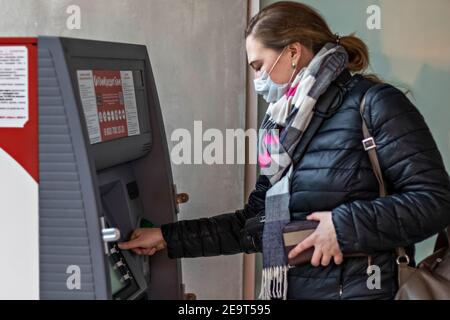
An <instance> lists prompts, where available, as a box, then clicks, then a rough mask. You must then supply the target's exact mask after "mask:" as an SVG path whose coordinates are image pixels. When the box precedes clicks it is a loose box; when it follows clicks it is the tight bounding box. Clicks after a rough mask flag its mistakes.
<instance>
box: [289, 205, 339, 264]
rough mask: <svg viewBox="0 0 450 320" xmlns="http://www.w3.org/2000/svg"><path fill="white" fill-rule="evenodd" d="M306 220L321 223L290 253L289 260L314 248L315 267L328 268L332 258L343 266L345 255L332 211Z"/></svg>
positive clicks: (313, 260)
mask: <svg viewBox="0 0 450 320" xmlns="http://www.w3.org/2000/svg"><path fill="white" fill-rule="evenodd" d="M306 219H308V220H316V221H319V222H320V223H319V225H318V226H317V229H316V230H315V231H314V232H313V233H312V234H311V235H310V236H309V237H308V238H306V239H305V240H303V241H302V242H300V243H299V244H298V245H297V246H296V247H295V248H294V249H292V250H291V251H290V252H289V258H294V257H296V256H297V255H298V254H300V252H302V251H305V250H306V249H309V248H311V247H314V254H313V257H312V259H311V264H312V265H313V266H315V267H317V266H319V265H320V264H322V266H324V267H326V266H328V265H329V264H330V261H331V258H333V259H334V263H336V264H341V263H342V261H343V254H342V252H341V249H340V248H339V244H338V242H337V238H336V230H335V229H334V225H333V220H332V219H331V211H326V212H314V213H313V214H311V215H309V216H308V217H307V218H306Z"/></svg>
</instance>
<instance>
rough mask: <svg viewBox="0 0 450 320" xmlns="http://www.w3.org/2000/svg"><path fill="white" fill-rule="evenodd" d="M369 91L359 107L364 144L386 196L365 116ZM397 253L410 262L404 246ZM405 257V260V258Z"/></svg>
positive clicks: (400, 258)
mask: <svg viewBox="0 0 450 320" xmlns="http://www.w3.org/2000/svg"><path fill="white" fill-rule="evenodd" d="M368 91H369V90H367V92H366V93H365V94H364V97H363V98H362V100H361V105H360V107H359V112H360V114H361V119H362V132H363V137H364V139H363V141H362V144H363V146H364V150H365V151H367V154H368V156H369V160H370V163H371V165H372V170H373V173H374V175H375V177H376V178H377V180H378V188H379V195H380V197H385V196H386V195H387V191H386V185H385V183H384V179H383V174H382V171H381V166H380V161H379V160H378V155H377V151H376V148H377V144H376V142H375V139H374V138H373V137H372V135H371V134H370V132H369V129H368V127H367V123H366V120H365V118H364V110H365V108H366V97H367V94H368ZM395 251H396V253H397V264H399V265H400V264H405V265H408V264H409V261H410V259H409V256H408V255H407V254H406V250H405V248H403V247H398V248H396V249H395ZM403 259H404V260H403Z"/></svg>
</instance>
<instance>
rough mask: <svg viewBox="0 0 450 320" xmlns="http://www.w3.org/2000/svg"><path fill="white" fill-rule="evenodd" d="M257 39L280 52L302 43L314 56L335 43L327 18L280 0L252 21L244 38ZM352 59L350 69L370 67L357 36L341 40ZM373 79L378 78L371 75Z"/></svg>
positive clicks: (302, 6) (356, 69)
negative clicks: (326, 45) (287, 47)
mask: <svg viewBox="0 0 450 320" xmlns="http://www.w3.org/2000/svg"><path fill="white" fill-rule="evenodd" d="M249 35H252V36H253V37H255V39H258V40H259V41H261V42H262V44H263V45H264V46H265V47H267V48H271V49H274V50H277V51H281V50H282V49H283V48H284V47H286V46H287V45H289V44H291V43H294V42H300V43H301V44H303V45H304V46H306V47H307V48H308V49H310V50H311V51H312V52H313V53H314V54H316V53H317V52H319V50H320V49H321V48H322V47H323V46H324V45H325V44H326V43H327V42H336V41H337V39H338V38H337V36H336V34H334V33H333V32H331V30H330V27H329V26H328V24H327V23H326V21H325V19H324V18H323V17H322V16H321V15H320V14H319V13H318V12H317V11H316V10H314V9H313V8H311V7H310V6H307V5H305V4H302V3H297V2H291V1H280V2H276V3H274V4H271V5H269V6H267V7H265V8H263V9H262V10H261V11H260V12H259V13H258V14H257V15H255V16H254V17H253V18H252V19H251V20H250V21H249V24H248V26H247V29H246V31H245V37H246V38H247V37H248V36H249ZM339 44H340V45H342V46H343V47H344V48H345V49H346V51H347V53H348V56H349V62H348V65H347V67H348V69H349V70H350V71H351V72H361V73H362V72H364V71H365V70H366V69H367V67H368V66H369V51H368V49H367V46H366V44H365V43H364V42H363V41H362V40H361V39H359V38H357V37H356V36H354V34H351V35H348V36H344V37H340V38H339ZM370 77H371V78H372V77H374V78H375V79H376V77H375V76H370Z"/></svg>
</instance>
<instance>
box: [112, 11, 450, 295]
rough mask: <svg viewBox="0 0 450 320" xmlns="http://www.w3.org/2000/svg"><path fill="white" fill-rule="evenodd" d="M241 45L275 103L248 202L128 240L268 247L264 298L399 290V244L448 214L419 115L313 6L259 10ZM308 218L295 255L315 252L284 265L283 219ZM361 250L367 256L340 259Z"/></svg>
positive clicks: (227, 248) (148, 250)
mask: <svg viewBox="0 0 450 320" xmlns="http://www.w3.org/2000/svg"><path fill="white" fill-rule="evenodd" d="M246 49H247V56H248V60H249V63H250V65H251V67H252V68H253V69H254V70H255V78H256V79H255V88H256V91H257V92H258V93H259V94H261V95H263V97H264V98H265V99H266V100H267V101H268V102H269V103H270V105H269V108H268V111H267V114H266V116H265V119H264V121H263V123H262V126H261V127H262V128H263V129H267V130H266V135H265V136H264V138H263V139H262V142H261V145H260V148H259V164H260V166H261V170H262V171H261V172H262V174H261V175H260V176H259V178H258V181H257V184H256V187H255V190H254V191H253V192H252V193H251V195H250V196H249V199H248V203H247V204H246V205H245V207H244V209H241V210H237V211H236V212H233V213H228V214H222V215H219V216H215V217H212V218H209V219H198V220H191V221H180V222H176V223H171V224H167V225H163V226H162V227H161V228H153V229H137V230H136V231H135V232H134V233H133V235H132V239H131V240H130V241H129V242H126V243H122V244H121V245H120V246H121V248H123V249H132V250H133V251H134V252H135V253H137V254H145V255H153V254H154V253H155V252H156V251H157V250H160V249H163V248H167V250H168V255H169V257H171V258H181V257H199V256H213V255H224V254H236V253H240V252H246V253H251V252H258V251H262V252H263V258H264V271H263V292H262V296H263V297H264V298H283V297H284V298H285V297H286V295H287V298H289V299H392V298H393V297H394V296H395V293H396V290H397V275H396V262H395V260H396V254H395V248H396V247H399V246H404V247H407V248H408V252H409V254H410V255H411V254H413V252H412V250H413V245H414V243H416V242H419V241H422V240H424V239H426V238H427V237H429V236H431V235H433V234H435V233H438V232H439V231H441V230H443V229H444V228H445V227H446V226H447V225H448V224H449V223H450V181H449V177H448V175H447V173H446V171H445V168H444V165H443V162H442V158H441V156H440V153H439V151H438V149H437V147H436V144H435V142H434V140H433V137H432V135H431V133H430V131H429V129H428V127H427V125H426V124H425V122H424V119H423V117H422V116H421V115H420V113H419V112H418V111H417V109H416V108H415V107H414V106H413V105H412V104H411V102H410V101H409V100H408V99H407V98H406V97H405V95H404V94H403V93H402V92H400V91H399V90H398V89H396V88H394V87H393V86H391V85H389V84H380V83H379V82H380V81H378V80H377V79H376V77H374V76H363V75H362V73H363V72H364V70H365V69H366V68H367V66H368V65H369V58H368V50H367V47H366V46H365V44H364V43H363V42H362V41H361V40H360V39H358V38H356V37H355V36H352V35H350V36H345V37H342V38H341V37H339V36H336V35H335V34H333V32H331V30H330V28H329V27H328V25H327V23H326V22H325V21H324V19H323V18H322V17H321V16H320V15H319V14H318V13H317V12H316V11H315V10H313V9H312V8H310V7H308V6H306V5H303V4H299V3H293V2H278V3H275V4H273V5H270V6H268V7H266V8H264V9H263V10H262V11H261V12H259V14H257V15H256V16H255V17H253V18H252V19H251V21H250V23H249V25H248V28H247V30H246ZM331 88H339V90H340V91H339V95H340V96H339V95H338V96H339V99H337V98H336V99H334V100H331V101H330V102H329V103H333V104H334V106H333V108H332V110H333V112H332V113H330V114H328V115H327V117H326V118H325V119H324V120H323V122H322V124H321V126H320V127H319V129H318V130H317V131H316V132H315V133H314V136H313V137H312V139H311V140H310V141H309V143H308V145H307V147H306V149H305V151H304V153H303V154H302V155H301V157H300V159H298V161H293V159H296V156H299V152H300V151H299V149H297V147H298V146H300V145H301V144H302V139H303V137H304V136H303V132H306V133H308V131H307V129H308V127H309V125H310V124H311V121H312V118H313V115H314V110H315V109H314V108H315V107H317V106H318V105H319V104H322V105H323V103H324V102H323V99H322V100H321V99H319V97H324V96H328V95H330V92H331V90H332V89H331ZM366 92H367V96H366V98H365V101H366V103H365V105H366V108H365V112H364V118H365V120H366V122H367V125H368V126H369V131H370V133H371V134H372V136H373V138H374V139H375V141H376V145H377V148H376V151H377V154H378V158H379V162H380V166H381V169H382V173H383V176H384V179H385V181H386V183H387V188H388V195H387V196H386V197H382V198H381V197H380V196H379V185H378V182H377V179H376V178H375V176H374V173H373V171H372V167H371V163H370V161H369V158H368V156H367V152H366V151H365V150H364V148H363V145H362V143H361V141H362V140H363V135H362V130H361V126H362V120H361V115H360V112H359V110H360V103H361V100H362V99H363V96H364V95H365V94H366ZM274 129H275V130H276V129H279V130H280V131H281V135H280V136H279V137H278V136H276V135H273V132H275V131H274ZM305 136H306V134H305ZM278 138H279V139H278ZM303 143H304V141H303ZM274 146H276V147H274ZM274 155H276V156H277V158H276V159H278V161H277V162H276V163H275V162H274V159H275V157H274ZM272 164H276V165H277V166H275V169H274V168H273V166H272ZM269 168H270V170H268V169H269ZM262 215H264V216H265V217H266V219H265V225H264V232H263V236H262V238H260V237H256V236H252V235H251V234H249V233H248V232H247V231H246V229H245V228H244V226H245V223H246V221H248V219H250V218H252V217H256V216H262ZM305 219H308V220H316V221H318V222H319V225H318V227H317V229H316V230H315V232H314V233H313V234H312V235H311V236H310V237H309V238H307V239H306V240H304V241H303V242H301V243H300V244H298V245H297V246H296V247H295V248H294V249H293V250H292V251H291V252H290V253H289V257H290V258H291V257H294V256H296V255H298V254H300V253H301V252H303V251H304V250H306V249H308V248H310V247H314V254H313V257H312V259H311V262H310V263H307V264H303V265H299V266H296V267H293V268H286V259H287V257H285V256H284V254H283V247H282V243H280V241H281V239H282V238H281V233H282V228H283V227H284V226H285V225H286V224H287V223H289V222H290V221H295V220H305ZM356 252H363V253H366V254H367V255H369V256H370V257H371V259H370V260H369V259H368V258H367V257H354V258H347V257H345V256H346V255H347V254H351V253H356ZM412 263H413V262H412ZM369 264H372V265H376V266H378V267H379V268H380V269H379V270H380V275H381V279H380V280H381V282H380V287H377V288H375V289H373V288H372V287H371V286H369V285H368V284H367V279H368V275H367V267H368V265H369ZM274 281H275V282H274ZM277 281H278V282H277ZM277 285H281V286H280V287H277ZM274 288H278V289H280V290H278V292H277V290H274Z"/></svg>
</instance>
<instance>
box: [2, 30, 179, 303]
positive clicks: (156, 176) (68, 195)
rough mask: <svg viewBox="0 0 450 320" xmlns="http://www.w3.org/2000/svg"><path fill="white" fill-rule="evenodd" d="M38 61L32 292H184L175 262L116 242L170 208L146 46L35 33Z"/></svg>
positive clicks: (101, 295) (87, 295)
mask: <svg viewBox="0 0 450 320" xmlns="http://www.w3.org/2000/svg"><path fill="white" fill-rule="evenodd" d="M35 49H36V48H35ZM35 58H36V57H35ZM37 69H38V70H37V80H38V85H37V87H38V114H39V116H38V135H36V141H37V138H38V141H39V144H38V150H39V151H38V157H39V161H38V163H39V219H38V223H37V220H36V226H35V227H36V230H34V232H35V234H34V236H35V237H37V234H39V241H36V242H35V243H39V246H38V260H36V261H38V269H36V270H38V273H37V272H35V274H36V276H38V281H37V284H38V296H39V298H40V299H180V298H182V296H183V293H182V286H181V272H180V263H179V261H177V260H171V259H169V258H168V257H167V255H166V254H165V253H164V252H158V253H157V254H155V255H154V256H152V257H142V256H137V255H135V254H134V253H132V252H130V251H122V250H120V249H119V248H118V246H117V243H118V241H124V240H127V239H128V238H129V236H130V234H131V232H132V231H133V230H134V229H135V228H137V227H139V226H142V225H145V223H144V222H148V221H151V222H152V223H153V224H155V225H160V224H163V223H168V222H172V221H174V220H176V214H177V210H178V207H177V197H176V194H175V187H174V185H173V181H172V173H171V166H170V158H169V153H168V147H167V140H166V136H165V131H164V124H163V119H162V115H161V110H160V105H159V101H158V95H157V91H156V86H155V82H154V78H153V74H152V68H151V65H150V61H149V57H148V53H147V49H146V47H145V46H142V45H134V44H125V43H112V42H103V41H91V40H80V39H70V38H59V37H39V38H38V39H37ZM0 121H1V119H0ZM0 132H1V131H0ZM36 151H37V148H36ZM36 162H37V161H36ZM22 201H23V202H24V203H25V202H27V201H29V200H28V199H26V198H24V199H22ZM2 215H3V213H2ZM36 218H37V215H36ZM22 222H23V224H26V223H28V222H27V221H22ZM31 222H32V219H31ZM0 225H1V224H0ZM16 231H20V230H16ZM36 246H37V245H36ZM36 249H37V247H36ZM11 254H14V253H11ZM15 254H16V255H17V256H19V255H22V254H23V251H19V252H16V253H15ZM8 258H9V257H8ZM12 258H13V259H14V257H12ZM11 261H12V260H11ZM31 267H32V266H31ZM15 278H17V277H15ZM0 291H2V289H1V288H0ZM2 294H3V292H2ZM3 295H4V294H3Z"/></svg>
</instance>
